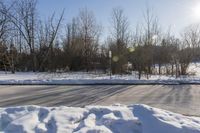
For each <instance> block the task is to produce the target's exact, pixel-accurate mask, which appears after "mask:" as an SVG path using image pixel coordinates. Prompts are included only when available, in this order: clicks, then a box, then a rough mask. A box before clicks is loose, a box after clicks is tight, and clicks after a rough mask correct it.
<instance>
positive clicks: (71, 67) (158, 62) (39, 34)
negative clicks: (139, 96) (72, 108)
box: [0, 0, 200, 78]
mask: <svg viewBox="0 0 200 133" xmlns="http://www.w3.org/2000/svg"><path fill="white" fill-rule="evenodd" d="M63 18H64V10H63V12H62V14H61V15H60V16H58V17H57V16H56V14H55V13H54V14H52V16H50V17H49V19H47V20H44V19H40V17H39V14H38V12H37V1H36V0H15V1H12V2H11V3H7V2H5V1H3V0H0V70H4V71H11V72H12V73H15V71H34V72H56V71H87V72H88V71H95V70H98V71H99V70H101V71H103V72H105V73H106V72H109V71H110V67H111V71H112V73H113V74H123V73H130V72H132V71H136V72H137V73H138V77H139V78H141V76H142V75H145V76H146V77H147V78H148V77H149V75H151V74H167V75H172V76H174V75H176V76H177V77H178V76H179V75H186V74H188V73H187V69H188V66H189V64H190V63H191V62H194V61H199V57H200V55H199V54H200V48H199V46H200V28H199V27H198V25H192V26H189V27H187V28H186V29H185V30H184V31H183V33H181V37H179V38H176V37H175V36H174V35H172V34H171V33H170V30H168V31H167V32H163V31H162V29H161V26H160V24H159V22H158V18H157V17H156V16H155V15H154V14H153V13H152V11H151V10H150V9H147V10H146V12H145V15H144V18H143V20H144V21H143V23H142V24H138V25H137V26H136V27H135V30H131V28H130V24H129V21H128V18H127V17H126V15H125V14H124V11H123V9H121V8H114V9H113V11H112V13H111V23H110V29H109V30H110V34H109V35H108V37H107V38H106V39H105V37H104V41H102V38H103V37H102V36H103V34H104V30H103V26H102V25H100V24H99V23H98V22H97V20H96V17H95V15H94V14H93V12H92V11H89V10H88V9H86V8H85V9H82V10H80V12H79V14H78V15H77V16H76V17H74V18H73V19H72V20H71V21H70V22H68V23H67V24H65V23H64V21H63ZM63 29H64V30H63ZM63 31H64V32H63ZM109 51H111V52H112V53H111V52H109ZM109 53H110V54H112V55H111V57H109Z"/></svg>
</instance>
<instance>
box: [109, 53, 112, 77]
mask: <svg viewBox="0 0 200 133" xmlns="http://www.w3.org/2000/svg"><path fill="white" fill-rule="evenodd" d="M109 59H110V79H111V78H112V51H109Z"/></svg>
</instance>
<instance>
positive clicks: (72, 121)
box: [0, 105, 200, 133]
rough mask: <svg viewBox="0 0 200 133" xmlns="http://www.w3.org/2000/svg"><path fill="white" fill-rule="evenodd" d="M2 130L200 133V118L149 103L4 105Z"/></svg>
mask: <svg viewBox="0 0 200 133" xmlns="http://www.w3.org/2000/svg"><path fill="white" fill-rule="evenodd" d="M0 132H1V133H25V132H27V133H47V132H48V133H71V132H74V133H200V118H194V117H186V116H183V115H180V114H175V113H172V112H168V111H164V110H160V109H156V108H152V107H149V106H146V105H133V106H124V105H115V106H107V107H106V106H87V107H85V108H73V107H54V108H53V107H52V108H50V107H48V108H46V107H39V106H24V107H11V108H0Z"/></svg>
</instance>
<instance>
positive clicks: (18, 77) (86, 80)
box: [0, 63, 200, 84]
mask: <svg viewBox="0 0 200 133" xmlns="http://www.w3.org/2000/svg"><path fill="white" fill-rule="evenodd" d="M188 73H190V74H195V75H190V76H182V77H179V78H177V79H176V78H175V77H172V76H165V75H162V76H159V75H151V76H150V77H149V79H146V77H142V79H141V80H138V77H137V74H134V73H133V74H132V75H113V76H112V77H111V79H110V76H109V75H108V74H98V73H96V74H95V73H84V72H69V73H32V72H24V73H23V72H17V73H16V74H11V73H7V74H5V72H0V84H154V83H157V84H179V83H198V84H199V83H200V63H196V64H191V65H190V67H189V70H188Z"/></svg>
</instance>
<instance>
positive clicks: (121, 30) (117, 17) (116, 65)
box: [110, 8, 130, 73]
mask: <svg viewBox="0 0 200 133" xmlns="http://www.w3.org/2000/svg"><path fill="white" fill-rule="evenodd" d="M111 17H112V32H111V37H110V49H111V51H112V53H113V58H114V59H113V63H112V64H113V65H112V71H113V73H122V72H123V65H125V64H126V63H127V62H128V61H127V46H128V42H129V37H130V36H129V22H128V18H127V17H126V16H125V15H124V11H123V9H121V8H114V9H113V11H112V16H111Z"/></svg>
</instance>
